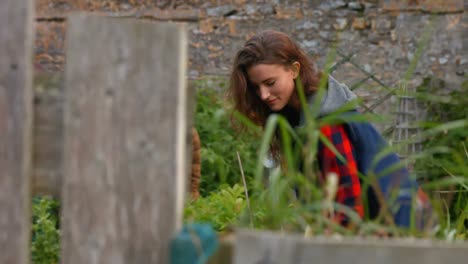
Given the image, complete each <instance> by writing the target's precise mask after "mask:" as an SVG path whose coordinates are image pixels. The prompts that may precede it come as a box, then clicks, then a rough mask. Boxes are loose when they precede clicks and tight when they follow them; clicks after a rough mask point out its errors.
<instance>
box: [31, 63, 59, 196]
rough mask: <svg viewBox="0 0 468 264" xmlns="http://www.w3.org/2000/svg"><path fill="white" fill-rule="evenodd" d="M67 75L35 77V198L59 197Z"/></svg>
mask: <svg viewBox="0 0 468 264" xmlns="http://www.w3.org/2000/svg"><path fill="white" fill-rule="evenodd" d="M63 86H64V74H63V73H62V72H60V73H48V72H36V73H35V74H34V107H33V112H34V130H33V131H34V132H33V150H34V151H33V172H32V179H31V191H32V193H33V194H34V195H49V196H53V197H56V198H58V197H59V196H60V179H61V178H62V175H63V173H62V169H63V166H62V164H63V118H64V116H63V104H64V99H63V97H64V96H63V92H64V87H63Z"/></svg>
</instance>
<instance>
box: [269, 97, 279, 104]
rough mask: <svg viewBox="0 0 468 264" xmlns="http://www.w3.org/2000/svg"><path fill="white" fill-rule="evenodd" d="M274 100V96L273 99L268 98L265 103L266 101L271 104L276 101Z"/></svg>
mask: <svg viewBox="0 0 468 264" xmlns="http://www.w3.org/2000/svg"><path fill="white" fill-rule="evenodd" d="M276 100H277V99H276V98H275V99H273V100H268V101H267V103H268V104H272V103H274V102H276Z"/></svg>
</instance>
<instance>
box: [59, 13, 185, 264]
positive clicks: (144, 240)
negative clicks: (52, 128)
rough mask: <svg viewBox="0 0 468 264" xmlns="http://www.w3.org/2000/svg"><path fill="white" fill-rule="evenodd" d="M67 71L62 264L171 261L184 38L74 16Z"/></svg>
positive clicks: (174, 27)
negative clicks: (170, 247)
mask: <svg viewBox="0 0 468 264" xmlns="http://www.w3.org/2000/svg"><path fill="white" fill-rule="evenodd" d="M68 26H69V27H68V32H67V50H66V52H67V64H66V69H65V106H64V114H65V122H64V144H65V147H64V175H63V183H62V184H63V189H62V206H63V208H62V209H63V211H62V217H63V226H62V229H63V237H62V239H63V240H62V241H63V243H62V256H61V259H62V261H63V263H67V264H68V263H79V264H82V263H89V264H92V263H116V264H119V263H168V252H169V248H168V245H169V242H170V238H171V236H172V235H173V234H174V233H175V232H176V230H177V229H179V227H180V226H181V223H182V210H183V195H184V181H185V178H186V175H187V161H186V157H187V156H186V149H187V147H188V143H187V140H186V139H187V137H189V134H188V133H189V132H190V131H189V130H187V120H188V119H190V117H188V116H187V115H188V111H187V109H186V107H187V105H188V102H186V101H187V99H188V98H187V96H186V93H187V91H186V83H185V73H186V63H187V60H186V59H187V57H186V53H187V52H186V48H187V39H186V30H185V27H183V26H182V25H178V24H165V23H153V22H144V21H136V20H123V19H116V18H103V17H96V16H87V15H83V14H75V15H72V16H71V17H69V19H68Z"/></svg>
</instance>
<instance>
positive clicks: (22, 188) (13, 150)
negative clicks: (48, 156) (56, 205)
mask: <svg viewBox="0 0 468 264" xmlns="http://www.w3.org/2000/svg"><path fill="white" fill-rule="evenodd" d="M32 22H33V5H32V1H16V0H4V1H0V58H1V60H2V62H1V64H0V168H1V169H0V263H28V262H29V257H30V254H29V244H30V220H31V213H30V203H31V194H30V191H29V187H30V185H29V174H30V171H29V170H30V163H31V145H30V144H31V133H32V44H33V24H32Z"/></svg>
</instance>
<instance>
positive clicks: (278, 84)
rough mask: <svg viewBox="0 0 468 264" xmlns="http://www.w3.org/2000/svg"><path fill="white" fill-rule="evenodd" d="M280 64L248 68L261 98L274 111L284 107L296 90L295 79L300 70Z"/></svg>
mask: <svg viewBox="0 0 468 264" xmlns="http://www.w3.org/2000/svg"><path fill="white" fill-rule="evenodd" d="M293 66H294V65H292V67H285V66H283V65H280V64H257V65H254V66H252V67H250V68H249V69H248V70H247V75H248V78H249V81H250V83H251V84H252V85H253V86H254V87H255V91H256V93H257V95H258V96H259V97H260V99H261V100H262V101H263V102H264V103H265V104H267V105H268V107H270V109H271V110H272V111H279V110H281V109H283V108H284V107H285V106H286V105H287V104H288V103H289V101H290V99H291V96H292V94H293V92H294V86H295V85H294V79H295V78H296V77H297V75H298V70H297V71H293V70H292V68H293Z"/></svg>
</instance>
